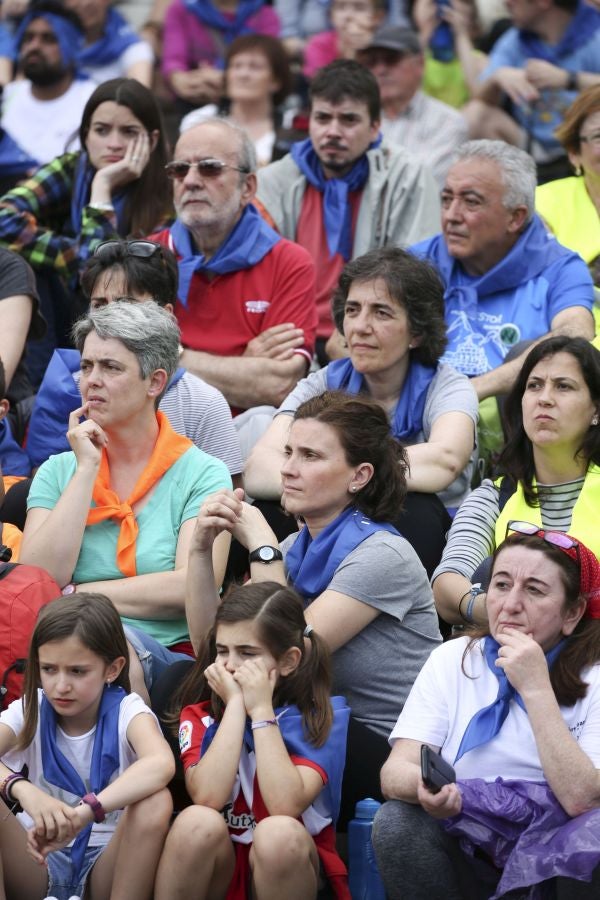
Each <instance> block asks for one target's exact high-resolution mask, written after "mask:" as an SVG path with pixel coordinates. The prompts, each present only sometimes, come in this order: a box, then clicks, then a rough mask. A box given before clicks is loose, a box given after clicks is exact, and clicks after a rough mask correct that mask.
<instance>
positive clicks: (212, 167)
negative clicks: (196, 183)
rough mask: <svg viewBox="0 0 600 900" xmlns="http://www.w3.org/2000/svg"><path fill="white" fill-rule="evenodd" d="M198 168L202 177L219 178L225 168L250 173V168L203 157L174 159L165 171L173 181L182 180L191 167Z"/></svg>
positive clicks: (245, 173)
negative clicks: (191, 160)
mask: <svg viewBox="0 0 600 900" xmlns="http://www.w3.org/2000/svg"><path fill="white" fill-rule="evenodd" d="M194 168H195V169H196V171H197V172H198V173H199V175H200V177H201V178H217V177H218V176H219V175H220V174H221V172H222V171H223V170H224V169H235V171H236V172H242V173H243V174H244V175H248V174H249V170H248V169H243V168H241V167H240V166H230V165H229V164H228V163H224V162H221V160H220V159H212V158H211V159H201V160H200V161H199V162H187V161H185V160H173V162H170V163H167V165H166V166H165V172H166V173H167V175H168V177H169V178H172V179H173V181H182V180H183V179H184V178H185V176H186V175H187V173H188V172H189V171H190V169H194Z"/></svg>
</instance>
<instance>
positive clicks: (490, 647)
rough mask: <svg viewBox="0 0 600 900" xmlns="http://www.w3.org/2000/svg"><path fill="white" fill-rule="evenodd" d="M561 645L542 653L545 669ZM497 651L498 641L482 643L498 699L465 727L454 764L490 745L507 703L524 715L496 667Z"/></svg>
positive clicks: (514, 691) (498, 727)
mask: <svg viewBox="0 0 600 900" xmlns="http://www.w3.org/2000/svg"><path fill="white" fill-rule="evenodd" d="M565 644H566V639H563V640H562V641H559V642H558V644H556V646H555V647H552V649H551V650H549V651H548V653H546V662H547V663H548V668H549V669H551V668H552V666H553V664H554V662H555V660H556V658H557V656H558V655H559V654H560V652H561V650H562V649H563V648H564V646H565ZM499 649H500V644H499V643H498V641H496V640H495V639H494V638H493V637H491V635H488V636H487V637H486V639H485V641H484V643H483V655H484V657H485V661H486V663H487V666H488V669H489V670H490V672H493V673H494V675H495V676H496V678H497V679H498V696H497V697H496V699H495V700H494V702H493V703H490V705H489V706H486V707H484V709H480V710H479V712H476V713H475V715H474V716H473V718H472V719H471V721H470V722H469V724H468V725H467V727H466V730H465V733H464V734H463V736H462V740H461V742H460V747H459V748H458V753H457V754H456V758H455V760H454V762H455V763H456V762H458V760H459V759H460V758H461V756H464V755H465V753H468V752H469V750H474V749H475V748H476V747H481V745H482V744H487V742H488V741H491V740H492V738H494V737H495V736H496V735H497V734H498V732H499V731H500V729H501V728H502V724H503V722H504V720H505V719H506V717H507V715H508V713H509V710H510V701H511V700H514V701H515V702H516V703H518V704H519V706H520V707H521V709H522V710H524V711H526V710H525V704H524V703H523V700H522V698H521V695H520V694H518V693H517V691H516V690H515V689H514V687H513V686H512V684H511V683H510V681H509V680H508V678H507V676H506V672H505V671H504V669H501V668H500V667H499V666H497V665H496V660H497V659H498V650H499Z"/></svg>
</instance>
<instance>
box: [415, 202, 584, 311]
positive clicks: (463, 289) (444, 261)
mask: <svg viewBox="0 0 600 900" xmlns="http://www.w3.org/2000/svg"><path fill="white" fill-rule="evenodd" d="M419 247H420V245H419V244H417V245H415V246H414V247H413V248H411V250H412V252H414V253H415V254H416V255H417V256H419V255H420V252H419ZM571 252H572V251H571V250H567V248H566V247H563V246H562V244H559V243H558V241H557V240H556V238H555V237H554V235H553V234H549V233H548V232H547V231H546V229H545V227H544V225H543V224H542V221H541V219H540V217H539V216H537V215H535V216H534V217H533V219H532V220H531V222H530V223H529V225H528V226H527V228H526V229H525V231H524V232H523V234H522V235H521V236H520V238H519V240H518V241H517V242H516V243H515V244H514V245H513V246H512V247H511V249H510V250H509V252H508V253H507V254H506V256H505V257H503V258H502V259H501V260H500V262H499V263H497V264H496V265H495V266H494V267H493V268H492V269H490V270H489V271H488V272H485V273H484V274H483V275H481V276H480V277H479V278H472V279H470V280H469V283H468V284H465V285H460V284H458V282H459V280H460V275H461V273H462V271H463V270H462V267H461V264H460V262H459V261H458V260H457V259H454V257H453V256H450V254H449V253H448V249H447V247H446V242H445V241H444V239H443V236H442V235H439V237H437V238H436V239H435V240H434V241H433V242H432V244H431V247H430V249H429V251H428V255H427V258H428V259H429V260H430V262H432V263H434V264H435V265H436V266H437V268H438V269H439V272H440V275H441V276H442V280H443V282H444V284H445V285H446V289H445V292H444V304H445V316H446V322H449V321H451V317H452V314H453V313H455V312H464V313H465V315H467V316H468V317H469V318H475V317H476V315H477V303H478V300H480V299H483V298H484V297H488V296H491V295H493V294H496V293H499V292H501V291H511V290H514V289H515V288H517V287H519V285H520V284H525V283H526V282H527V281H530V280H531V279H532V278H536V277H537V276H538V275H540V274H541V273H542V272H543V271H544V270H545V269H547V268H548V266H550V265H551V264H552V263H553V262H555V261H556V260H557V259H560V258H561V257H563V256H568V255H569V254H570V253H571Z"/></svg>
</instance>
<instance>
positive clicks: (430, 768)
mask: <svg viewBox="0 0 600 900" xmlns="http://www.w3.org/2000/svg"><path fill="white" fill-rule="evenodd" d="M421 778H422V779H423V783H424V784H425V787H426V788H427V789H428V790H429V791H431V793H432V794H437V793H438V792H439V791H440V790H441V788H443V786H444V785H445V784H453V783H454V782H455V781H456V772H455V771H454V769H453V768H452V766H451V765H450V763H447V762H446V760H445V759H442V757H441V756H440V754H439V753H436V752H435V750H432V749H431V747H429V746H428V745H427V744H421Z"/></svg>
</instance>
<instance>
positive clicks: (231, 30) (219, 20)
mask: <svg viewBox="0 0 600 900" xmlns="http://www.w3.org/2000/svg"><path fill="white" fill-rule="evenodd" d="M183 4H184V6H185V8H186V9H187V11H188V12H191V13H193V15H195V16H196V18H197V19H198V20H199V21H200V22H201V24H202V25H206V27H207V28H212V29H214V30H215V31H219V32H221V34H222V36H223V39H224V40H225V43H226V44H230V43H231V42H232V41H233V40H234V38H236V37H239V36H240V35H241V34H250V33H252V29H251V28H248V25H247V22H248V19H249V18H251V16H253V15H254V14H255V13H257V12H258V11H259V10H260V9H261V8H262V7H263V6H264V0H240V2H239V3H238V5H237V10H236V13H235V16H234V17H233V18H230V17H229V16H225V15H224V14H223V13H222V12H221V11H220V10H219V9H217V8H216V6H213V4H212V3H211V2H210V0H183Z"/></svg>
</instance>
